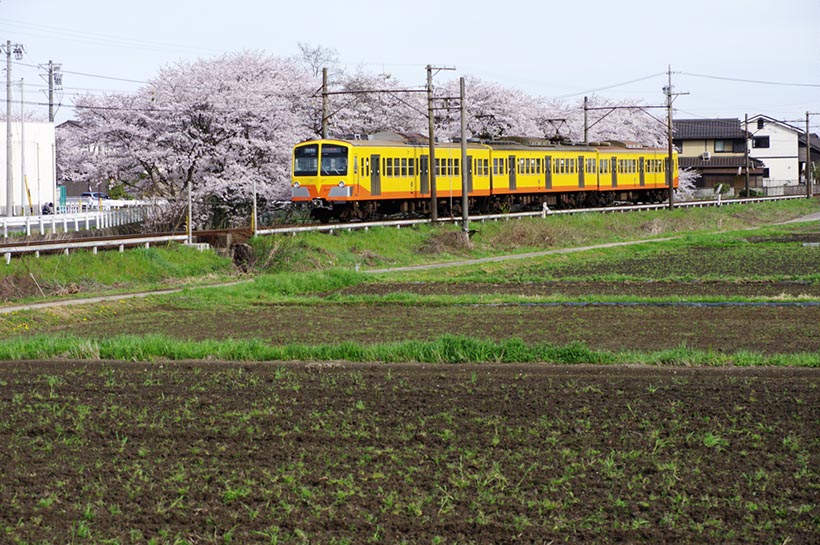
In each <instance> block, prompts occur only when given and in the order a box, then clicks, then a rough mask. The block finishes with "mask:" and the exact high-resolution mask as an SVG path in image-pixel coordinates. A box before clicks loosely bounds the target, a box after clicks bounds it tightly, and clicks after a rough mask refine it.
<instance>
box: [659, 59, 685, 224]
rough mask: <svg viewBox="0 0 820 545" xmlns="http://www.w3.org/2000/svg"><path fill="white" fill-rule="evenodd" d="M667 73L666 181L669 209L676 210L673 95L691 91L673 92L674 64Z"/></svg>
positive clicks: (665, 89) (665, 88)
mask: <svg viewBox="0 0 820 545" xmlns="http://www.w3.org/2000/svg"><path fill="white" fill-rule="evenodd" d="M667 74H668V76H669V82H668V84H667V86H666V87H664V89H663V90H664V91H665V92H666V123H667V127H666V140H667V145H668V148H669V157H668V158H667V160H666V161H667V164H666V181H667V184H668V185H669V210H674V209H675V177H674V172H673V170H674V167H675V161H674V156H673V155H672V96H673V95H674V96H680V95H688V94H689V93H672V65H669V71H668V72H667Z"/></svg>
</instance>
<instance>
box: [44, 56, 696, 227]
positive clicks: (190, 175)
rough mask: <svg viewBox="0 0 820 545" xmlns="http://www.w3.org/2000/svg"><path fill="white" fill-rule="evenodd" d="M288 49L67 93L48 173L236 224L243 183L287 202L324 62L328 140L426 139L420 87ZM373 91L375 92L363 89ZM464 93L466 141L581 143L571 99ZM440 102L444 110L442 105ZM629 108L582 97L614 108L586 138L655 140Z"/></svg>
mask: <svg viewBox="0 0 820 545" xmlns="http://www.w3.org/2000/svg"><path fill="white" fill-rule="evenodd" d="M299 47H300V50H301V58H300V57H298V56H297V57H295V58H291V59H284V58H280V57H275V56H270V55H266V54H263V53H260V52H248V51H245V52H240V53H231V54H225V55H222V56H220V57H216V58H212V59H201V60H197V61H194V62H180V63H177V64H175V65H173V66H169V67H165V68H163V69H161V70H160V71H159V73H158V74H157V76H156V77H155V78H153V79H152V80H151V81H150V82H149V83H148V84H147V85H145V86H143V87H142V88H140V89H139V90H138V91H136V92H134V93H114V94H108V95H103V96H93V95H85V96H80V97H78V98H77V99H76V100H75V108H76V110H77V112H78V119H77V120H76V122H72V123H70V124H68V125H67V126H65V127H63V128H62V129H61V130H60V131H59V136H58V138H59V140H58V156H57V158H58V172H59V176H60V177H61V179H63V180H72V181H83V182H85V183H87V184H88V185H89V186H90V187H96V186H97V184H98V183H100V182H101V181H108V180H113V181H115V182H116V183H117V184H121V185H123V186H124V187H126V188H127V190H128V191H129V192H130V193H131V194H134V195H136V196H157V197H161V198H163V199H167V200H169V201H170V202H171V203H172V204H174V205H176V206H177V210H179V209H180V207H181V205H182V204H183V203H184V202H185V199H184V197H185V195H186V188H187V187H188V184H190V185H191V187H192V191H193V196H194V201H195V203H196V214H195V216H196V220H197V224H198V225H206V224H207V225H229V224H240V225H247V217H248V215H249V212H250V209H251V207H252V204H251V194H252V192H251V187H252V185H253V184H254V182H255V183H256V187H257V192H258V195H259V200H260V203H261V204H264V203H265V202H266V201H274V200H277V199H285V198H287V197H288V194H289V185H290V184H289V181H290V157H291V149H292V148H293V145H294V144H296V143H298V142H300V141H302V140H306V139H310V138H316V137H318V135H319V134H321V118H322V108H321V104H322V101H321V92H320V90H321V68H322V66H321V65H322V64H325V63H327V64H330V65H331V66H330V68H331V69H332V74H333V78H332V80H331V85H332V87H331V90H333V91H348V92H355V94H335V95H331V97H330V117H329V122H330V133H331V135H332V136H333V137H337V138H342V137H349V136H350V135H369V134H374V133H377V132H381V131H399V132H416V133H421V134H427V96H426V93H425V92H419V91H424V87H423V86H415V87H413V86H407V85H405V84H403V83H402V82H400V81H398V80H397V79H396V78H394V77H392V76H391V75H389V74H376V75H374V74H370V73H367V72H365V71H363V70H357V71H355V72H354V73H351V74H347V73H345V72H344V71H343V70H341V69H339V68H338V67H337V66H335V64H336V63H337V62H338V61H337V59H338V55H337V53H336V52H335V50H332V49H328V48H324V47H321V46H311V45H309V44H299ZM373 90H378V91H380V92H378V93H366V92H362V91H373ZM407 90H410V91H414V92H405V91H407ZM466 93H467V120H466V121H467V130H468V137H470V138H482V139H503V138H505V137H510V136H537V137H545V138H562V139H567V140H571V141H575V142H580V141H582V140H583V108H582V104H583V102H582V99H579V100H577V101H574V102H566V101H561V100H547V99H544V98H541V97H537V96H533V95H530V94H528V93H526V92H523V91H521V90H518V89H515V88H510V87H506V86H504V85H502V84H499V83H496V82H488V81H484V80H482V79H480V78H477V77H474V76H469V77H467V78H466ZM458 94H459V83H458V80H450V81H444V82H442V83H437V84H436V85H435V87H434V95H435V97H436V102H435V105H436V107H437V109H436V113H435V126H436V134H437V137H439V138H440V139H442V140H447V139H451V138H453V137H457V136H458V135H459V126H460V122H459V121H460V120H459V113H458V111H457V110H456V109H455V107H456V106H457V103H456V102H453V101H452V99H453V98H454V97H457V96H458ZM448 99H449V104H450V105H451V106H453V107H454V109H453V110H447V109H444V107H446V106H447V104H448ZM624 106H629V107H630V108H623V107H624ZM640 106H643V105H642V104H641V103H640V102H639V101H634V100H620V101H613V100H611V99H607V98H605V97H599V96H593V97H591V100H590V107H621V108H620V109H614V110H612V111H611V112H609V113H607V112H605V111H601V110H595V111H594V112H591V113H590V123H591V124H592V123H594V126H593V127H592V128H591V130H590V135H589V139H590V140H592V141H596V140H597V141H601V140H628V141H636V142H639V143H641V144H644V145H650V146H662V145H664V144H665V142H666V129H665V125H664V123H662V121H661V120H659V119H657V118H655V117H654V116H653V111H652V110H647V111H641V110H640V109H639V108H638V107H640ZM605 114H606V115H605ZM684 178H685V176H684ZM687 183H688V182H687Z"/></svg>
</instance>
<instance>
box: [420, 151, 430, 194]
mask: <svg viewBox="0 0 820 545" xmlns="http://www.w3.org/2000/svg"><path fill="white" fill-rule="evenodd" d="M419 177H420V178H421V192H422V194H425V193H430V156H429V155H422V156H421V160H420V162H419Z"/></svg>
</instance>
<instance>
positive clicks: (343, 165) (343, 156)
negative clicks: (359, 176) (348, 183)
mask: <svg viewBox="0 0 820 545" xmlns="http://www.w3.org/2000/svg"><path fill="white" fill-rule="evenodd" d="M322 176H347V148H346V147H344V146H335V145H332V144H324V145H322Z"/></svg>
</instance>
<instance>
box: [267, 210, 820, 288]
mask: <svg viewBox="0 0 820 545" xmlns="http://www.w3.org/2000/svg"><path fill="white" fill-rule="evenodd" d="M816 211H817V203H816V201H814V200H811V201H809V200H808V199H801V200H795V201H780V202H772V203H763V204H754V205H743V206H741V205H736V206H726V207H721V208H697V209H686V210H684V209H677V210H674V211H673V212H671V213H670V212H669V211H667V210H658V211H649V212H642V213H628V214H578V215H561V216H550V217H548V218H546V219H541V218H523V219H517V220H509V221H497V222H486V223H480V222H472V223H471V224H470V228H471V229H472V230H473V234H472V236H471V238H470V245H469V246H466V245H464V244H463V243H462V242H461V239H460V237H459V236H458V235H459V231H460V227H459V226H455V225H452V224H444V225H439V226H435V227H433V226H430V225H427V224H421V225H417V226H414V227H408V228H402V229H395V228H387V227H384V228H375V229H370V230H368V231H367V232H364V231H347V230H345V229H344V226H343V225H341V226H340V228H339V229H337V230H335V231H334V232H333V234H329V233H305V234H301V235H298V236H296V237H258V238H257V239H255V240H253V241H252V245H253V246H254V249H255V250H256V253H257V255H259V260H258V262H257V264H256V265H257V267H258V269H259V270H260V271H264V272H287V271H292V272H305V271H314V270H319V269H328V268H335V267H339V268H347V269H355V268H356V267H357V266H358V267H359V268H360V269H367V268H387V267H397V266H408V265H419V264H424V263H435V262H441V261H450V260H454V259H470V258H473V259H475V258H482V257H490V256H496V255H504V254H515V253H527V252H533V251H542V250H551V249H557V248H571V247H576V246H586V245H592V244H603V243H609V242H623V241H629V240H641V239H651V238H661V237H668V236H670V235H682V234H687V235H688V236H694V235H697V234H709V233H714V232H715V231H732V230H740V229H747V228H750V227H755V226H760V225H767V224H770V223H778V222H782V221H786V220H789V219H793V218H797V217H800V216H803V215H806V214H810V213H813V212H816ZM436 274H438V275H441V274H443V273H436Z"/></svg>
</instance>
